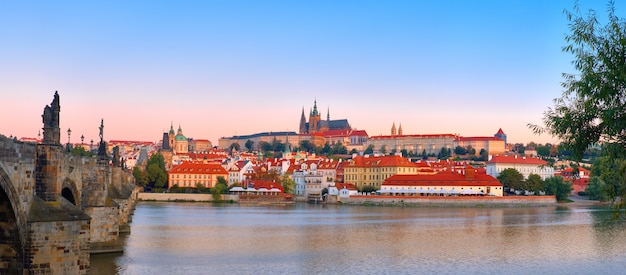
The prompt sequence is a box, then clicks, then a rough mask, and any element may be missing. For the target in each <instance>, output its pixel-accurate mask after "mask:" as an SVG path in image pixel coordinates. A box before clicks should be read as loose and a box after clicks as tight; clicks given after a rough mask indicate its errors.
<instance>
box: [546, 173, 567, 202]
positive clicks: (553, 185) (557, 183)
mask: <svg viewBox="0 0 626 275" xmlns="http://www.w3.org/2000/svg"><path fill="white" fill-rule="evenodd" d="M543 188H544V190H545V191H546V194H547V195H554V196H556V199H557V200H558V201H564V200H566V199H567V196H569V194H570V193H571V192H572V190H573V189H572V183H571V182H569V181H564V180H563V177H561V176H556V177H549V178H547V179H546V180H545V181H543Z"/></svg>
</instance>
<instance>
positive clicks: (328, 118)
mask: <svg viewBox="0 0 626 275" xmlns="http://www.w3.org/2000/svg"><path fill="white" fill-rule="evenodd" d="M326 120H327V121H330V107H328V110H327V111H326Z"/></svg>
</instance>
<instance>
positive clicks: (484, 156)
mask: <svg viewBox="0 0 626 275" xmlns="http://www.w3.org/2000/svg"><path fill="white" fill-rule="evenodd" d="M480 160H482V161H487V160H489V152H487V150H485V149H484V148H483V149H480Z"/></svg>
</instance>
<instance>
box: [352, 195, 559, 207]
mask: <svg viewBox="0 0 626 275" xmlns="http://www.w3.org/2000/svg"><path fill="white" fill-rule="evenodd" d="M341 203H344V204H354V205H429V206H438V205H441V206H443V205H455V206H478V205H481V206H520V205H522V206H524V205H528V206H538V205H550V204H555V203H556V197H555V196H503V197H408V196H350V197H349V198H341Z"/></svg>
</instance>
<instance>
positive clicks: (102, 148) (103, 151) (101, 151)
mask: <svg viewBox="0 0 626 275" xmlns="http://www.w3.org/2000/svg"><path fill="white" fill-rule="evenodd" d="M98 156H99V157H101V158H108V156H107V145H106V142H104V119H102V120H101V121H100V145H99V146H98Z"/></svg>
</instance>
